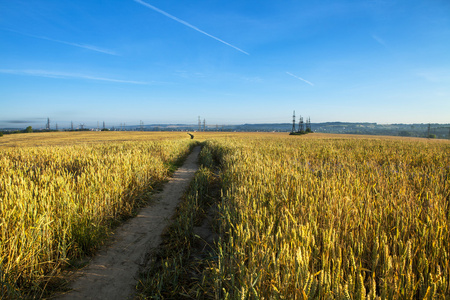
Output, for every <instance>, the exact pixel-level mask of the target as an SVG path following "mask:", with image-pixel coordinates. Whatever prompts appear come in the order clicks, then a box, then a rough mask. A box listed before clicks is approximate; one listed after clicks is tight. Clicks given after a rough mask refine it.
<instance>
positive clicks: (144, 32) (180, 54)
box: [0, 0, 450, 128]
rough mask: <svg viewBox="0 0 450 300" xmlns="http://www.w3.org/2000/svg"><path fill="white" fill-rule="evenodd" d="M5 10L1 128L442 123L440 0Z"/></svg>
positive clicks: (445, 48)
mask: <svg viewBox="0 0 450 300" xmlns="http://www.w3.org/2000/svg"><path fill="white" fill-rule="evenodd" d="M111 3H112V4H111ZM0 11H2V16H1V18H0V45H1V46H0V105H1V110H0V128H4V127H26V126H28V125H31V126H33V127H35V126H37V127H42V126H44V125H45V122H46V119H47V118H50V119H51V120H52V123H53V124H54V123H58V124H59V125H60V126H61V127H68V126H69V124H70V122H74V124H76V125H78V124H80V123H85V124H90V125H91V126H94V124H97V122H100V124H101V123H102V122H103V121H105V122H106V123H107V124H108V126H111V125H113V126H118V125H119V124H121V123H126V124H129V125H132V124H133V125H137V124H139V122H140V121H141V120H142V121H143V122H144V124H156V123H165V124H167V123H184V124H195V123H196V122H197V117H198V116H201V119H202V121H203V119H206V121H207V122H208V124H243V123H288V122H290V120H291V117H292V111H293V110H295V111H296V114H297V115H303V116H310V117H311V119H312V121H313V122H332V121H343V122H376V123H450V55H449V53H450V2H448V1H446V0H433V1H429V0H412V1H406V0H399V1H395V0H394V1H385V0H362V1H350V0H337V1H334V0H333V1H332V0H326V1H320V2H311V1H309V2H307V1H267V0H263V1H237V0H231V1H226V2H223V1H222V2H217V1H212V2H211V1H208V2H204V1H198V0H193V1H162V0H158V1H156V0H125V1H114V2H107V1H87V0H80V1H49V0H36V1H32V2H29V1H6V0H0ZM37 124H39V125H37Z"/></svg>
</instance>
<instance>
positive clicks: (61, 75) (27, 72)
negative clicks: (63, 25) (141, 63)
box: [0, 69, 150, 85]
mask: <svg viewBox="0 0 450 300" xmlns="http://www.w3.org/2000/svg"><path fill="white" fill-rule="evenodd" d="M0 73H2V74H12V75H25V76H37V77H47V78H62V79H67V78H77V79H87V80H97V81H108V82H117V83H131V84H142V85H147V84H150V83H149V82H143V81H134V80H123V79H114V78H107V77H98V76H91V75H86V74H80V73H68V72H55V71H47V70H11V69H0Z"/></svg>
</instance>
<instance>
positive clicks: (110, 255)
mask: <svg viewBox="0 0 450 300" xmlns="http://www.w3.org/2000/svg"><path fill="white" fill-rule="evenodd" d="M199 152H200V147H196V148H194V150H193V151H192V153H191V154H190V155H189V156H188V158H187V159H186V161H185V163H184V164H183V166H182V167H180V168H179V169H178V170H177V171H176V172H175V173H174V175H173V177H172V178H171V179H170V180H169V182H167V183H166V184H165V185H164V189H163V191H162V192H161V193H159V194H156V195H155V201H153V202H152V204H151V205H149V206H147V207H145V208H143V209H142V210H141V211H140V212H139V214H138V215H137V216H136V217H135V218H133V219H130V220H128V221H127V222H126V223H125V224H123V225H122V226H121V227H119V228H118V229H117V230H116V231H115V233H114V235H113V237H112V242H111V243H108V247H107V248H105V249H102V250H100V251H99V253H98V254H97V255H96V256H95V257H94V258H93V259H92V260H91V261H90V262H89V264H88V265H87V266H86V267H85V268H83V269H82V270H80V271H78V272H77V274H76V276H75V280H74V281H73V282H72V283H71V285H70V288H71V291H70V292H68V293H66V294H64V295H60V296H58V297H57V298H56V299H64V300H66V299H132V298H133V296H134V293H135V286H136V283H137V277H138V272H139V269H140V267H141V266H144V265H145V264H146V260H147V259H148V256H149V253H152V252H154V251H155V250H156V249H157V248H158V246H159V245H160V243H161V233H162V232H163V230H164V228H166V227H167V226H168V225H169V224H170V219H171V217H172V216H173V215H174V213H175V208H176V206H177V205H178V203H179V201H180V199H181V198H182V196H183V194H184V192H185V191H186V190H187V188H188V187H189V183H190V182H191V181H192V179H193V178H194V174H195V172H196V171H197V169H198V163H197V158H198V154H199Z"/></svg>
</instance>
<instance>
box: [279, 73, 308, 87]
mask: <svg viewBox="0 0 450 300" xmlns="http://www.w3.org/2000/svg"><path fill="white" fill-rule="evenodd" d="M286 74H288V75H290V76H292V77H294V78H297V79H299V80H301V81H304V82H306V83H307V84H309V85H311V86H314V83H312V82H310V81H308V80H305V79H303V78H301V77H298V76H296V75H294V74H292V73H291V72H286Z"/></svg>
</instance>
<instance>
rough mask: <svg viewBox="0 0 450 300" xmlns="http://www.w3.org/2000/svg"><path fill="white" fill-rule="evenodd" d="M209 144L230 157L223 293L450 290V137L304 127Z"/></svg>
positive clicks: (423, 293)
mask: <svg viewBox="0 0 450 300" xmlns="http://www.w3.org/2000/svg"><path fill="white" fill-rule="evenodd" d="M206 147H208V148H209V149H210V150H209V151H212V152H215V155H216V156H217V157H219V158H221V161H222V168H223V171H222V172H223V173H222V180H223V185H224V187H223V189H224V190H223V197H222V202H221V203H220V224H221V226H222V227H221V235H222V240H221V241H220V242H219V243H218V250H217V251H218V257H219V259H218V261H217V263H216V264H212V274H213V277H214V280H212V281H211V282H215V286H214V290H215V295H216V297H217V298H220V299H224V298H229V299H247V298H251V299H366V298H368V299H379V298H380V299H425V298H426V299H432V298H433V299H434V298H435V297H437V298H439V299H444V298H445V297H448V295H450V284H449V280H450V264H449V261H450V257H449V252H450V232H449V219H450V211H449V198H450V181H449V180H450V155H449V154H450V144H449V143H446V142H442V143H433V142H427V141H426V140H424V141H420V142H419V141H406V140H397V141H396V140H377V139H305V138H295V137H294V138H270V139H269V138H264V139H261V138H260V139H255V138H253V139H245V138H241V139H228V140H213V141H209V142H207V144H206ZM445 295H447V296H445Z"/></svg>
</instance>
